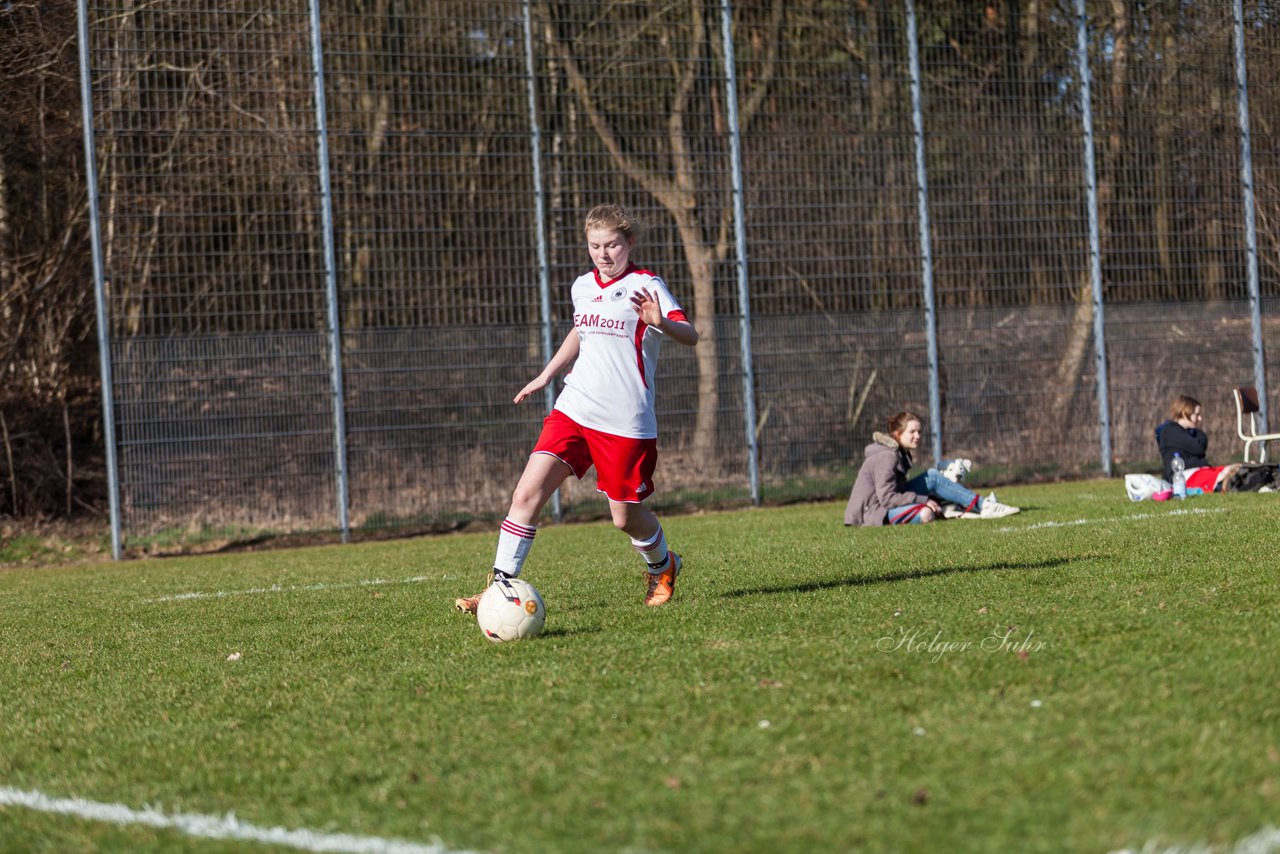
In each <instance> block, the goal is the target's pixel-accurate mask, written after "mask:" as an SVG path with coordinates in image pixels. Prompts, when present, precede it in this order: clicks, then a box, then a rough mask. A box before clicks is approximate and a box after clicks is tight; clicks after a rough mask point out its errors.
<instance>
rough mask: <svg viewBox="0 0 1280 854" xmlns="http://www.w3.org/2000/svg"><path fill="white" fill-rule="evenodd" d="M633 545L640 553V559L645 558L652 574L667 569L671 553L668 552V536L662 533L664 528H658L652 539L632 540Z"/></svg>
mask: <svg viewBox="0 0 1280 854" xmlns="http://www.w3.org/2000/svg"><path fill="white" fill-rule="evenodd" d="M631 545H633V546H635V548H636V551H638V552H640V557H642V558H644V562H645V563H647V564H648V565H649V571H650V572H652V573H655V574H656V573H659V572H662V571H663V570H664V569H666V568H667V560H668V559H669V552H668V551H667V536H666V534H664V533H663V532H662V526H661V525H659V526H658V530H657V532H656V533H654V535H653V536H652V537H650V538H649V539H647V540H636V539H632V541H631Z"/></svg>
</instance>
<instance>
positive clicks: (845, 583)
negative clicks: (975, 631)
mask: <svg viewBox="0 0 1280 854" xmlns="http://www.w3.org/2000/svg"><path fill="white" fill-rule="evenodd" d="M1079 559H1080V558H1063V557H1059V558H1050V559H1049V560H1038V561H1027V562H1010V561H1001V562H1000V563H989V564H982V565H980V566H947V567H942V568H941V569H917V570H912V571H910V572H894V573H890V574H889V575H858V576H854V577H852V578H833V579H830V580H827V581H810V582H807V583H804V584H785V585H782V586H779V587H750V588H746V589H741V590H726V591H725V592H724V593H721V594H720V595H721V596H722V597H724V598H730V599H731V598H736V597H740V596H758V595H760V594H768V593H816V592H817V591H819V590H833V589H835V588H838V587H867V586H869V585H872V584H892V583H894V582H897V581H916V580H917V579H921V578H933V577H934V576H938V575H953V574H955V573H959V572H1001V571H1004V570H1013V569H1052V568H1054V567H1059V566H1065V565H1067V564H1069V563H1074V562H1075V561H1077V560H1079ZM1088 559H1089V560H1093V559H1095V556H1090V557H1089V558H1088Z"/></svg>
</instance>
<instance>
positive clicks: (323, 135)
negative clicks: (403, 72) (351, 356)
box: [308, 0, 351, 543]
mask: <svg viewBox="0 0 1280 854" xmlns="http://www.w3.org/2000/svg"><path fill="white" fill-rule="evenodd" d="M308 5H309V6H310V8H311V68H312V78H313V82H314V85H315V105H316V157H317V159H318V160H319V176H320V219H321V223H322V226H321V227H322V229H323V233H322V234H321V241H322V243H323V245H324V279H325V303H326V307H327V315H328V325H329V329H328V332H329V361H330V379H329V382H330V386H331V394H332V396H333V445H334V448H333V450H334V465H335V468H336V471H337V488H338V526H339V528H340V529H341V531H342V541H343V542H344V543H345V542H347V540H348V539H350V536H351V521H350V517H349V515H348V512H349V511H348V507H347V502H348V498H347V495H348V486H347V419H346V401H345V400H344V397H343V391H342V326H341V315H340V313H339V310H338V262H337V255H336V253H335V251H334V245H333V189H332V184H331V182H330V180H329V124H328V111H327V109H326V107H325V97H324V49H323V48H322V46H321V43H320V0H310V2H309V4H308Z"/></svg>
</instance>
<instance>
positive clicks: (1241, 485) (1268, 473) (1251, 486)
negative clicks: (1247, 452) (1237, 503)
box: [1227, 463, 1280, 492]
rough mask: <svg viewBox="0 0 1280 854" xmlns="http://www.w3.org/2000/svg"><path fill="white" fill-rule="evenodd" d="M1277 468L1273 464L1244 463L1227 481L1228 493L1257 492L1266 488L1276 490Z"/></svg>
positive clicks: (1278, 482)
mask: <svg viewBox="0 0 1280 854" xmlns="http://www.w3.org/2000/svg"><path fill="white" fill-rule="evenodd" d="M1276 468H1277V466H1276V465H1275V464H1272V463H1244V464H1243V465H1241V466H1240V468H1239V469H1238V470H1237V471H1236V472H1235V473H1234V474H1232V475H1231V477H1230V478H1228V479H1227V492H1257V491H1258V490H1260V489H1262V487H1264V486H1269V487H1271V488H1272V489H1275V488H1276V487H1277V486H1280V481H1277V474H1276Z"/></svg>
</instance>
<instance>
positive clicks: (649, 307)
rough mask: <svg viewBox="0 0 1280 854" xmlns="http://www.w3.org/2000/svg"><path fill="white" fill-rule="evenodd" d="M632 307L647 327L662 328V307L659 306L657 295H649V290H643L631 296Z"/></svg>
mask: <svg viewBox="0 0 1280 854" xmlns="http://www.w3.org/2000/svg"><path fill="white" fill-rule="evenodd" d="M631 307H632V308H634V309H635V310H636V314H638V315H639V316H640V319H641V320H643V321H644V322H645V323H646V324H647V325H649V326H652V327H654V328H655V329H660V328H661V327H662V307H661V306H659V305H658V297H657V295H656V294H651V293H649V289H648V288H641V289H640V290H638V291H636V292H635V293H634V294H632V295H631Z"/></svg>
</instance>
